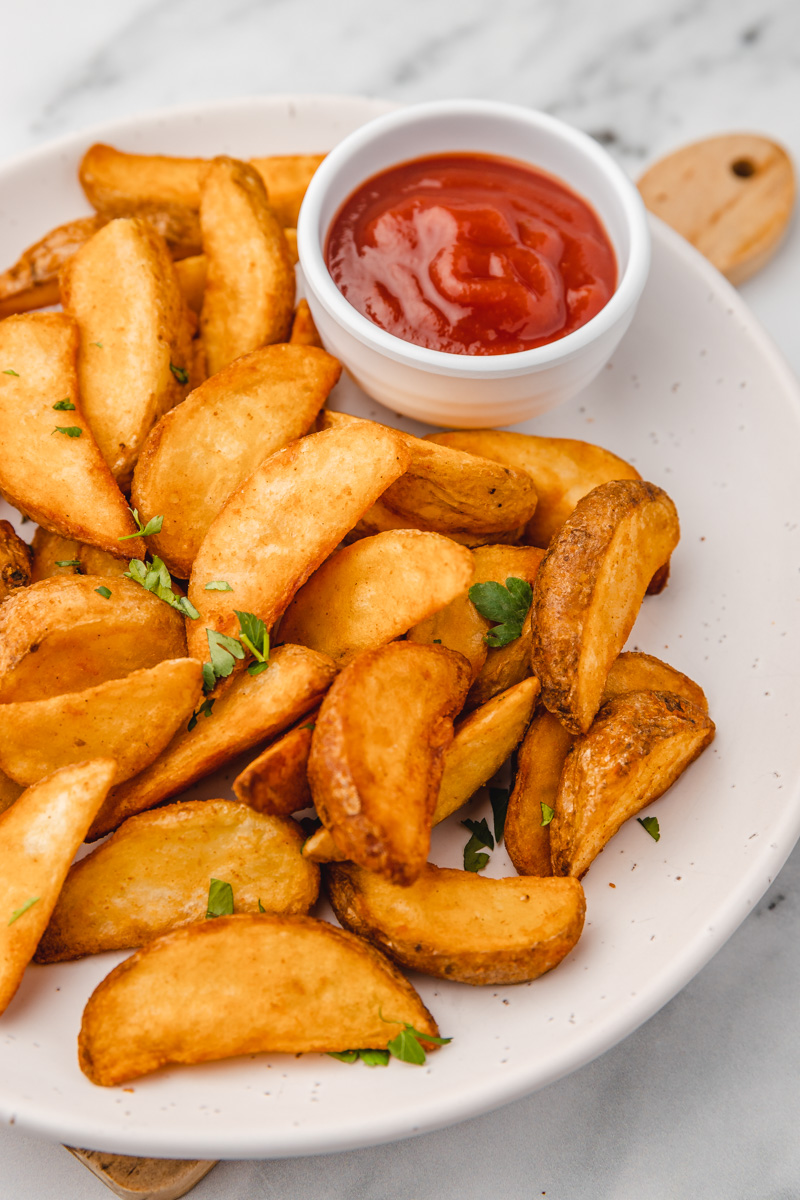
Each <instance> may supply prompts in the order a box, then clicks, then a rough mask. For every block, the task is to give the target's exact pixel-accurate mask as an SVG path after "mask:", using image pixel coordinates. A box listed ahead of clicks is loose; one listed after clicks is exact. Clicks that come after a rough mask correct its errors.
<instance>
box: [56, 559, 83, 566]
mask: <svg viewBox="0 0 800 1200" xmlns="http://www.w3.org/2000/svg"><path fill="white" fill-rule="evenodd" d="M80 565H81V560H80V559H79V558H57V559H56V566H57V567H79V566H80Z"/></svg>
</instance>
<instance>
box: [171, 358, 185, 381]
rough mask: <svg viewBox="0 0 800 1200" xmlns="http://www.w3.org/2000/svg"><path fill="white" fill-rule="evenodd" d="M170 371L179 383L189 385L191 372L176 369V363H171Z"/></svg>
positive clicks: (183, 368) (179, 368) (181, 368)
mask: <svg viewBox="0 0 800 1200" xmlns="http://www.w3.org/2000/svg"><path fill="white" fill-rule="evenodd" d="M169 369H170V371H172V374H173V375H174V376H175V378H176V379H177V381H178V383H188V382H189V372H188V371H187V370H186V368H185V367H176V366H175V363H174V362H171V363H170V364H169Z"/></svg>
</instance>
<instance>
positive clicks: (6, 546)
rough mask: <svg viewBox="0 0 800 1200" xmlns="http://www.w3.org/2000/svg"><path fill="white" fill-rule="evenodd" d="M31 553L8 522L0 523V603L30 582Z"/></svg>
mask: <svg viewBox="0 0 800 1200" xmlns="http://www.w3.org/2000/svg"><path fill="white" fill-rule="evenodd" d="M32 570H33V552H32V550H31V548H30V546H29V545H28V543H27V542H23V540H22V538H21V537H20V536H19V534H18V533H16V531H15V530H14V526H13V525H12V524H11V522H10V521H0V602H2V601H3V600H5V599H6V597H7V596H11V595H13V593H14V592H17V591H19V589H20V588H24V587H27V586H28V584H29V583H30V582H31V572H32Z"/></svg>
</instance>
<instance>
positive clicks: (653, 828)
mask: <svg viewBox="0 0 800 1200" xmlns="http://www.w3.org/2000/svg"><path fill="white" fill-rule="evenodd" d="M636 820H637V821H638V822H639V824H640V825H641V827H642V829H644V830H646V832H647V833H649V834H650V837H651V838H652V839H653V841H654V842H657V841H658V839H659V838H660V837H661V830H660V829H659V828H658V817H637V818H636Z"/></svg>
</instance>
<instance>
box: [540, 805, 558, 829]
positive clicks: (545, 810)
mask: <svg viewBox="0 0 800 1200" xmlns="http://www.w3.org/2000/svg"><path fill="white" fill-rule="evenodd" d="M541 809H542V825H543V826H544V825H549V824H550V822H551V821H552V819H553V817H554V816H555V815H556V810H555V809H554V808H551V807H550V805H549V804H545V802H544V800H542V802H541Z"/></svg>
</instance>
